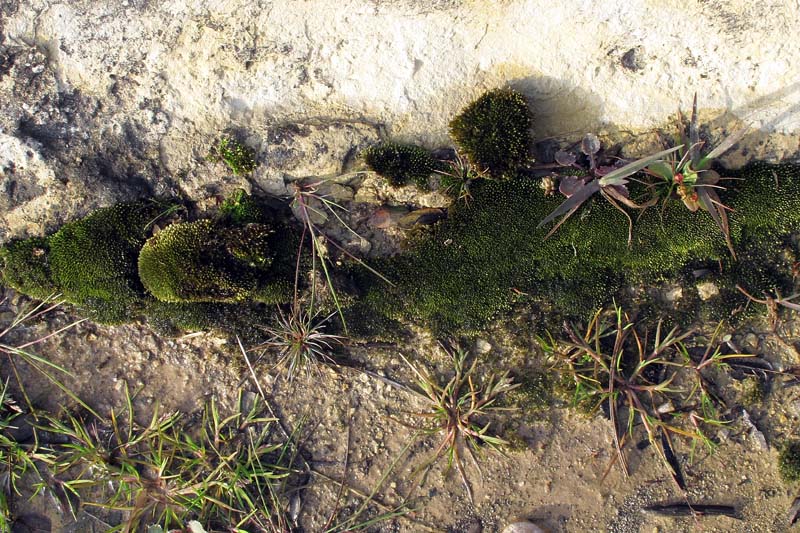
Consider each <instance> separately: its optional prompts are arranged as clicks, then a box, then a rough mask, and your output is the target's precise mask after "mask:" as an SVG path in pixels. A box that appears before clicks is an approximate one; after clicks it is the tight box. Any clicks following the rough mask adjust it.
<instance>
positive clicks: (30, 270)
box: [0, 237, 59, 300]
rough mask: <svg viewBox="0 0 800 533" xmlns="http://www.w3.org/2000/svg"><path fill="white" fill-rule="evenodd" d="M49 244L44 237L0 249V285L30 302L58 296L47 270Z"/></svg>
mask: <svg viewBox="0 0 800 533" xmlns="http://www.w3.org/2000/svg"><path fill="white" fill-rule="evenodd" d="M49 256H50V242H49V241H48V239H46V238H44V237H33V238H31V239H25V240H17V241H12V242H10V243H8V244H6V245H5V246H3V247H2V248H0V268H2V271H0V273H1V274H2V281H3V283H5V284H6V285H8V286H9V287H11V288H13V289H15V290H17V291H19V292H21V293H23V294H27V295H29V296H32V297H33V298H37V299H39V300H44V299H45V298H47V297H48V296H51V295H53V294H55V293H57V292H59V288H58V286H57V285H56V283H55V282H54V281H53V273H52V271H51V270H50V257H49Z"/></svg>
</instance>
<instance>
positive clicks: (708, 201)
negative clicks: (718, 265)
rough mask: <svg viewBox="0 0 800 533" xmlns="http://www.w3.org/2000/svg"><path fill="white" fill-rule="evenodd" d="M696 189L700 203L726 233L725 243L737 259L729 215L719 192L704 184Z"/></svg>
mask: <svg viewBox="0 0 800 533" xmlns="http://www.w3.org/2000/svg"><path fill="white" fill-rule="evenodd" d="M695 191H697V199H698V200H699V201H700V205H701V206H702V207H703V209H705V210H706V211H708V213H709V214H710V215H711V218H713V219H714V222H715V223H716V224H717V227H718V228H719V229H720V231H722V234H723V235H725V244H726V245H727V246H728V250H730V252H731V257H733V258H734V259H736V252H735V251H734V250H733V242H731V232H730V227H729V226H728V215H727V214H726V213H725V207H724V206H723V205H722V202H721V201H720V199H719V196H718V195H717V192H716V191H715V190H714V189H712V188H711V187H705V186H702V185H701V186H699V187H695Z"/></svg>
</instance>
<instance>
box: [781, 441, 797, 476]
mask: <svg viewBox="0 0 800 533" xmlns="http://www.w3.org/2000/svg"><path fill="white" fill-rule="evenodd" d="M778 470H779V471H780V473H781V477H782V478H783V480H784V481H786V482H787V483H793V482H795V481H800V440H792V441H789V442H787V443H786V444H784V445H783V447H782V448H781V451H780V453H779V454H778Z"/></svg>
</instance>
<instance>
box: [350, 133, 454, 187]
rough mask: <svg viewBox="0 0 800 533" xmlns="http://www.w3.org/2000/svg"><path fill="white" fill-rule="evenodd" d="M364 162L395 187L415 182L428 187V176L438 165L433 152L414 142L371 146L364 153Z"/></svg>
mask: <svg viewBox="0 0 800 533" xmlns="http://www.w3.org/2000/svg"><path fill="white" fill-rule="evenodd" d="M363 157H364V162H365V163H366V164H367V166H368V167H369V168H370V169H371V170H373V171H375V172H376V173H377V174H378V175H379V176H382V177H384V178H386V180H387V181H388V182H389V184H390V185H392V186H393V187H402V186H403V185H407V184H408V183H409V182H414V183H415V184H416V185H417V186H418V187H420V188H421V189H427V188H428V177H429V176H430V175H431V173H432V172H434V171H435V170H436V169H437V168H439V166H438V162H437V161H436V160H435V159H434V158H433V156H431V153H430V152H429V151H428V150H426V149H425V148H422V147H421V146H416V145H413V144H401V143H394V142H387V143H381V144H376V145H375V146H370V147H369V148H367V149H366V150H364V153H363Z"/></svg>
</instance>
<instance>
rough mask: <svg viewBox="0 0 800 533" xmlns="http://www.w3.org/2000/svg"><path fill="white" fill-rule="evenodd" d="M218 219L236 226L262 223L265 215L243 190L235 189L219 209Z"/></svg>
mask: <svg viewBox="0 0 800 533" xmlns="http://www.w3.org/2000/svg"><path fill="white" fill-rule="evenodd" d="M219 218H220V219H221V220H223V221H225V222H230V223H232V224H236V225H244V224H250V223H258V222H264V220H265V219H266V213H265V212H264V208H263V207H262V206H261V204H259V202H258V201H257V200H256V199H255V198H253V197H252V196H251V195H249V194H247V192H245V191H244V189H236V190H235V191H234V192H233V194H231V195H230V196H228V197H227V198H225V200H224V201H223V202H222V205H221V206H220V208H219Z"/></svg>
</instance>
